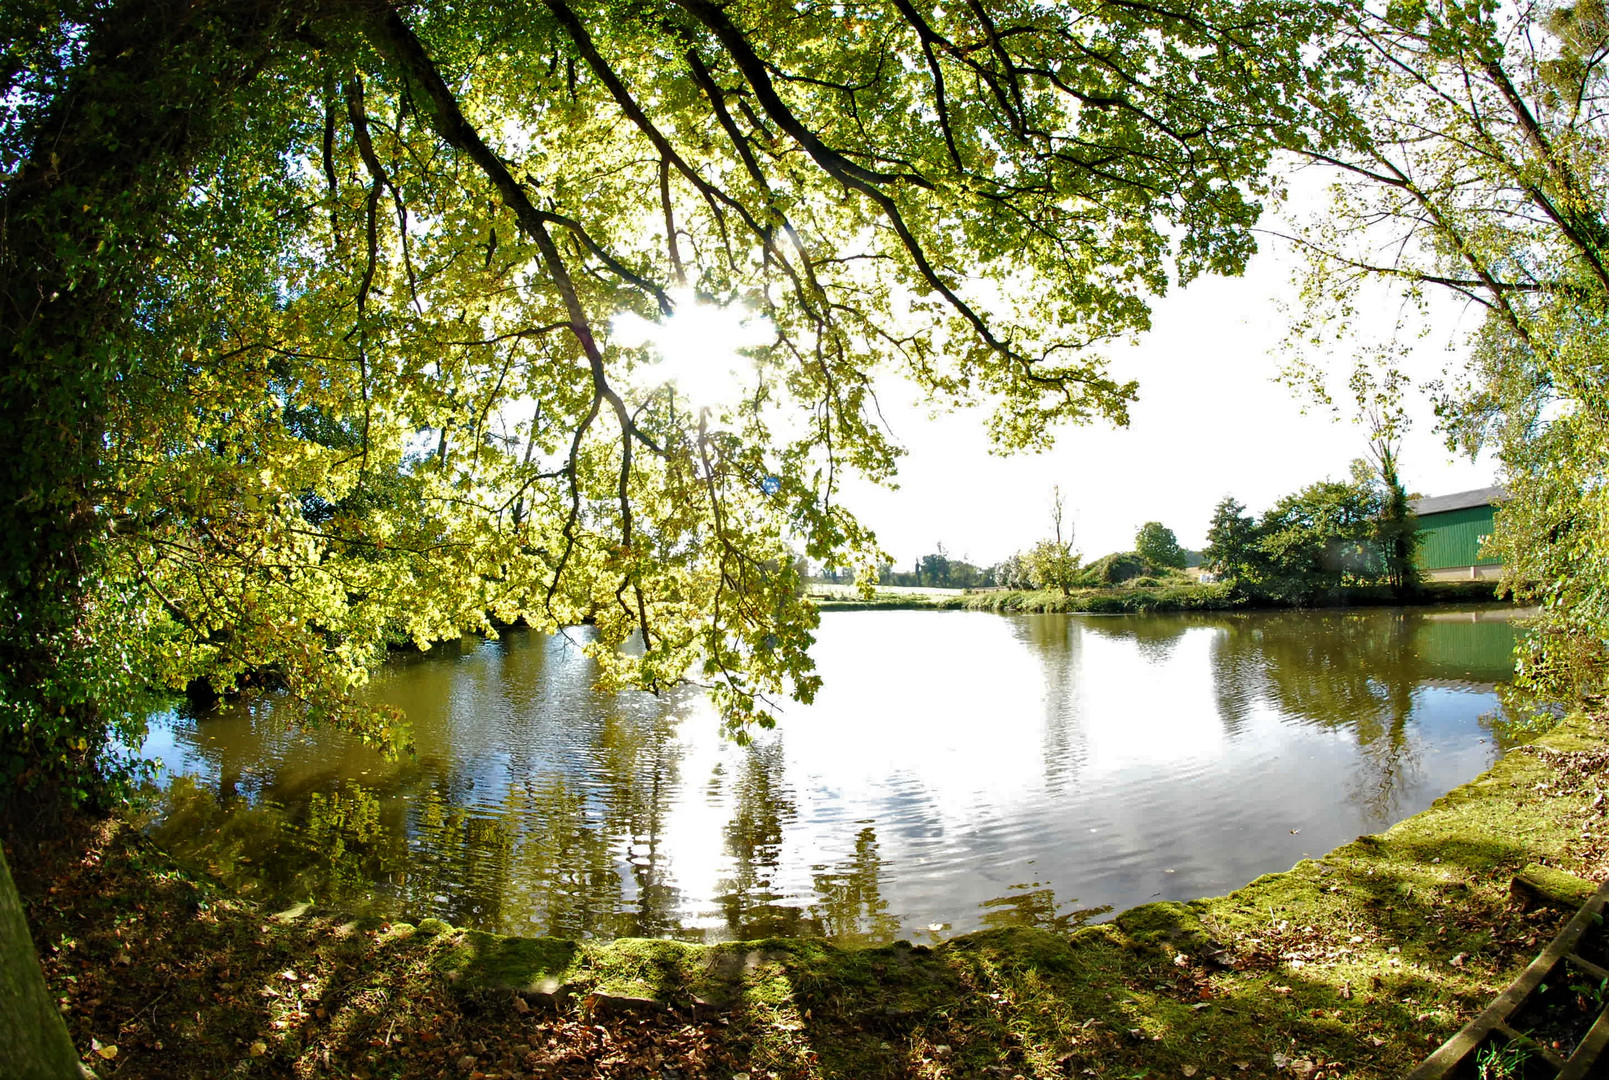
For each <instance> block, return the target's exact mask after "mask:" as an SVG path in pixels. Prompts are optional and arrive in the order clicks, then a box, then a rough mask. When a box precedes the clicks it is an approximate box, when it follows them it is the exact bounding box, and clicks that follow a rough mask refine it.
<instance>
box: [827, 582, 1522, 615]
mask: <svg viewBox="0 0 1609 1080" xmlns="http://www.w3.org/2000/svg"><path fill="white" fill-rule="evenodd" d="M1496 599H1497V597H1496V595H1495V593H1494V591H1493V587H1492V584H1491V582H1487V581H1436V582H1427V583H1426V584H1424V585H1422V586H1420V587H1419V589H1418V590H1417V591H1416V592H1415V594H1414V595H1413V597H1412V598H1410V599H1409V600H1407V601H1404V600H1403V599H1402V598H1400V597H1398V596H1396V595H1394V594H1393V593H1392V592H1391V590H1390V589H1388V588H1386V587H1384V586H1359V587H1356V588H1348V589H1337V590H1335V591H1334V592H1331V593H1326V594H1325V595H1323V596H1321V597H1318V598H1316V600H1315V602H1314V603H1313V604H1311V605H1309V606H1311V607H1326V608H1328V607H1384V606H1392V605H1400V604H1403V603H1405V602H1406V603H1408V604H1467V603H1491V602H1493V601H1495V600H1496ZM817 604H818V606H819V607H820V608H821V610H822V611H893V610H911V609H917V610H929V611H992V612H995V613H997V614H1045V613H1051V612H1065V613H1068V614H1083V615H1135V614H1143V613H1145V612H1175V611H1253V610H1259V609H1271V608H1276V607H1291V606H1293V605H1277V604H1273V603H1269V602H1257V601H1249V600H1247V599H1245V598H1244V597H1238V596H1235V595H1234V594H1233V593H1232V592H1231V591H1230V589H1229V588H1228V587H1227V586H1225V585H1217V584H1209V585H1201V584H1194V583H1190V584H1185V583H1182V582H1177V581H1173V582H1168V583H1164V584H1159V585H1109V586H1104V587H1101V588H1087V589H1074V590H1072V592H1071V593H1070V594H1068V595H1065V596H1064V595H1063V594H1062V593H1061V592H1059V591H1056V590H1039V591H1029V590H1021V589H993V590H989V591H986V592H982V591H980V592H969V593H957V594H953V595H949V596H908V595H883V594H878V595H876V596H874V597H873V598H872V599H870V600H859V599H855V598H850V597H846V596H841V595H835V596H832V597H830V598H821V599H818V600H817Z"/></svg>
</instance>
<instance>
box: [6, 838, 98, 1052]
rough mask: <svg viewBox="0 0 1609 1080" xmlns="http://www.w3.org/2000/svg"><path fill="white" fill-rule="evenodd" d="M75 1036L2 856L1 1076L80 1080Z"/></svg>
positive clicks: (9, 870) (8, 868)
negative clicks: (52, 994) (49, 980)
mask: <svg viewBox="0 0 1609 1080" xmlns="http://www.w3.org/2000/svg"><path fill="white" fill-rule="evenodd" d="M85 1073H86V1070H84V1069H83V1067H82V1066H81V1065H80V1064H79V1062H78V1051H77V1050H75V1049H73V1040H72V1036H70V1035H68V1034H67V1025H66V1024H64V1023H62V1019H61V1013H59V1012H57V1011H56V1006H55V1004H54V1003H53V1002H52V1001H51V1000H50V991H49V990H47V989H46V988H45V976H44V973H43V972H41V971H40V970H39V957H38V956H37V955H36V954H35V953H34V943H33V939H32V938H30V937H29V936H28V921H27V919H26V918H24V916H23V913H22V897H21V896H19V895H18V894H17V885H16V883H15V882H14V881H12V880H11V869H10V867H8V866H7V865H6V857H5V853H4V852H3V851H0V1076H5V1077H6V1078H7V1080H80V1077H82V1076H84V1075H85Z"/></svg>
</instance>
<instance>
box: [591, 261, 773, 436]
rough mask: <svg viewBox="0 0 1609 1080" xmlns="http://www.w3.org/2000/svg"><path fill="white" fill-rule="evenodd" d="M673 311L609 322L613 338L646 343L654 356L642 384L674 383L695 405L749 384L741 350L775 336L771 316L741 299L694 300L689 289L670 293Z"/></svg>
mask: <svg viewBox="0 0 1609 1080" xmlns="http://www.w3.org/2000/svg"><path fill="white" fill-rule="evenodd" d="M671 301H672V303H673V304H674V305H675V309H676V310H675V313H674V314H672V315H670V316H668V317H666V318H664V319H661V320H660V321H658V322H650V321H649V320H647V319H645V318H643V317H642V316H640V315H638V314H636V313H635V312H627V313H625V314H623V315H618V316H616V317H615V318H614V320H613V321H612V322H611V324H610V329H611V330H612V332H613V334H614V339H615V341H616V342H617V343H619V344H621V345H624V346H626V347H627V348H639V347H642V346H644V345H646V346H648V347H649V348H650V349H651V350H652V351H653V352H655V353H657V354H658V356H659V361H658V362H657V363H655V364H653V365H652V366H650V367H647V368H645V369H643V370H642V371H640V372H639V373H638V376H637V378H638V380H639V381H640V382H641V383H643V384H644V385H646V386H654V387H657V386H662V385H664V384H666V383H672V384H674V385H675V387H676V390H677V392H678V393H680V394H682V395H684V396H685V397H686V398H687V399H688V400H689V401H690V402H691V403H692V404H693V406H694V407H695V408H701V409H702V408H710V407H713V406H718V405H726V404H731V403H732V402H734V401H736V400H738V399H739V398H740V397H742V396H743V395H744V394H745V393H746V392H747V391H748V389H749V388H750V387H751V386H752V385H753V383H754V379H755V376H756V369H755V364H754V360H753V358H752V357H748V356H745V355H743V350H745V349H753V348H757V347H758V346H761V345H766V344H769V343H770V342H771V341H772V340H773V339H774V330H773V328H772V325H771V320H769V319H767V318H766V317H765V316H763V315H756V314H755V313H754V312H752V311H750V310H748V309H747V308H746V307H744V306H743V305H742V304H730V305H727V306H725V307H722V306H720V305H718V304H711V303H708V302H706V301H703V300H700V299H698V298H697V297H696V296H695V295H694V294H693V291H692V290H691V289H678V290H676V291H674V292H672V293H671Z"/></svg>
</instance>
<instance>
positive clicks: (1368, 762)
mask: <svg viewBox="0 0 1609 1080" xmlns="http://www.w3.org/2000/svg"><path fill="white" fill-rule="evenodd" d="M1218 630H1219V632H1218V634H1217V635H1216V637H1215V639H1214V641H1213V644H1212V670H1213V680H1214V695H1215V698H1216V700H1217V702H1218V711H1219V715H1220V717H1222V719H1223V722H1224V727H1225V730H1226V731H1227V732H1228V733H1229V734H1230V735H1231V736H1233V735H1235V734H1238V733H1239V731H1240V730H1241V727H1242V725H1243V723H1244V720H1245V718H1246V716H1247V715H1248V714H1249V712H1250V710H1251V707H1252V706H1253V705H1254V704H1255V703H1256V702H1257V701H1258V700H1265V701H1267V702H1268V703H1269V704H1270V705H1271V706H1272V707H1273V708H1274V709H1275V710H1277V711H1278V712H1279V713H1281V714H1282V715H1284V716H1287V717H1290V718H1293V719H1295V720H1297V721H1299V722H1302V723H1306V724H1311V725H1314V726H1317V727H1321V728H1324V729H1327V730H1332V731H1346V732H1348V733H1349V734H1350V735H1351V736H1352V738H1353V739H1354V740H1355V741H1356V743H1357V745H1358V748H1359V750H1360V751H1361V754H1360V756H1359V759H1358V772H1357V775H1356V776H1355V778H1354V780H1353V783H1352V785H1351V791H1352V795H1351V798H1352V801H1353V802H1354V803H1355V804H1357V805H1358V806H1359V807H1360V808H1361V809H1362V810H1363V811H1364V812H1365V813H1366V814H1368V815H1369V816H1370V817H1372V818H1373V819H1375V820H1377V821H1380V822H1385V821H1390V820H1394V819H1395V818H1396V817H1397V816H1399V814H1400V811H1401V806H1402V800H1403V799H1404V798H1405V797H1406V795H1407V794H1408V793H1409V792H1410V791H1412V790H1413V789H1414V788H1415V787H1417V786H1418V784H1419V783H1420V780H1421V777H1422V775H1423V762H1422V761H1421V759H1420V754H1419V748H1418V744H1417V743H1416V741H1415V739H1414V738H1413V725H1412V722H1413V720H1414V706H1415V695H1416V693H1417V692H1418V690H1419V688H1420V687H1421V686H1423V685H1425V684H1426V683H1429V682H1435V681H1449V682H1451V683H1452V684H1453V685H1455V686H1467V687H1469V688H1471V689H1489V688H1490V683H1489V682H1483V680H1491V681H1496V680H1498V679H1501V678H1505V677H1507V676H1508V675H1509V674H1511V673H1512V667H1511V664H1510V661H1509V657H1510V655H1511V651H1512V648H1513V632H1512V630H1511V629H1510V627H1509V626H1508V625H1507V624H1506V623H1494V622H1485V623H1481V622H1478V621H1476V620H1475V617H1473V616H1472V617H1471V621H1470V622H1464V621H1461V620H1460V619H1459V618H1458V617H1457V616H1449V615H1447V614H1445V613H1437V614H1431V615H1426V614H1423V613H1419V612H1412V611H1402V610H1395V609H1381V610H1373V611H1363V612H1335V613H1315V612H1292V613H1287V614H1270V615H1251V616H1241V617H1228V618H1225V619H1223V620H1222V621H1221V622H1220V623H1219V625H1218Z"/></svg>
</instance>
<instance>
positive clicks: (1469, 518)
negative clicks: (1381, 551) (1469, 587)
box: [1417, 506, 1500, 570]
mask: <svg viewBox="0 0 1609 1080" xmlns="http://www.w3.org/2000/svg"><path fill="white" fill-rule="evenodd" d="M1494 510H1495V507H1491V506H1471V507H1466V508H1465V509H1463V510H1444V511H1442V512H1441V513H1439V514H1422V515H1420V518H1419V532H1420V535H1421V536H1422V537H1423V538H1424V539H1423V542H1422V543H1421V544H1420V545H1419V556H1418V560H1417V561H1418V563H1419V567H1420V569H1423V570H1440V569H1442V568H1443V567H1449V566H1496V565H1497V564H1498V562H1499V561H1500V560H1498V559H1493V558H1486V557H1482V556H1481V555H1480V554H1479V552H1480V540H1481V537H1483V536H1489V535H1491V532H1492V514H1493V512H1494Z"/></svg>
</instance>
